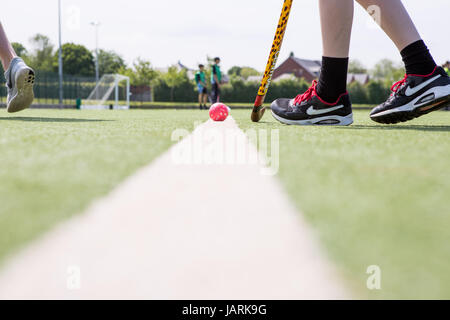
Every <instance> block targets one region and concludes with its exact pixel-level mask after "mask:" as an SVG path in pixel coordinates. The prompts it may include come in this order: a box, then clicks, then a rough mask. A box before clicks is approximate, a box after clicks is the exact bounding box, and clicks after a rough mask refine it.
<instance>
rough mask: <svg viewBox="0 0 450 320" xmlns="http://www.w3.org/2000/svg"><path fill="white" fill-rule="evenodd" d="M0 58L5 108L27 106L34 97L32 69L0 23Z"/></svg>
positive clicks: (8, 109) (14, 108) (17, 108)
mask: <svg viewBox="0 0 450 320" xmlns="http://www.w3.org/2000/svg"><path fill="white" fill-rule="evenodd" d="M0 59H1V61H2V65H3V68H4V70H5V79H6V84H7V87H8V97H7V103H6V110H7V111H8V112H18V111H21V110H24V109H26V108H28V107H29V106H30V105H31V103H32V102H33V99H34V93H33V85H34V80H35V78H34V71H33V70H32V69H31V68H30V67H28V66H27V65H26V64H25V62H24V61H23V60H22V59H21V58H19V57H18V56H17V54H16V52H15V51H14V49H13V47H12V46H11V43H10V42H9V40H8V37H7V36H6V33H5V30H4V29H3V26H2V24H1V23H0Z"/></svg>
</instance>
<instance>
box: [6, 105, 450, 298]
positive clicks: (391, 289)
mask: <svg viewBox="0 0 450 320" xmlns="http://www.w3.org/2000/svg"><path fill="white" fill-rule="evenodd" d="M232 116H233V117H234V119H235V120H236V121H237V122H238V124H239V126H240V127H241V129H243V130H244V131H245V130H246V129H250V128H254V129H265V130H272V129H279V130H280V171H279V175H278V178H279V180H280V181H281V183H282V185H283V187H284V188H285V190H286V192H287V193H288V195H289V196H290V199H291V201H292V202H293V203H294V204H295V205H296V207H297V208H298V210H299V214H301V213H300V212H302V214H304V215H305V216H306V218H307V220H308V222H309V223H310V225H312V227H313V228H314V230H315V232H316V233H317V234H318V235H319V237H320V240H321V243H322V245H323V247H324V248H325V249H326V252H327V253H328V256H329V257H330V258H331V261H332V262H333V263H334V264H335V265H336V266H337V269H338V270H339V271H340V272H341V273H342V274H343V276H344V277H345V279H346V282H347V285H348V287H349V288H351V289H352V290H353V292H354V295H355V296H356V297H360V298H366V297H368V298H375V299H377V298H403V299H404V298H428V299H429V298H450V287H449V286H448V283H450V275H449V274H448V270H450V261H449V260H448V258H447V257H448V256H449V255H450V246H449V245H448V242H449V240H450V231H449V230H448V227H447V226H448V225H450V216H449V213H450V211H449V209H448V206H447V205H448V196H449V192H450V172H449V170H448V164H449V162H448V159H449V158H450V139H449V131H450V126H448V123H449V122H450V113H448V112H436V113H433V114H431V115H428V116H427V117H423V118H421V119H418V120H415V121H413V122H410V123H408V124H403V125H398V126H380V125H376V124H374V123H373V122H371V121H370V120H369V119H368V112H367V111H357V112H355V124H354V125H353V126H351V127H344V128H328V127H306V128H305V127H288V126H284V125H281V124H279V123H277V122H276V121H275V120H273V118H272V117H271V115H270V114H266V115H265V117H264V120H263V122H261V123H259V124H253V123H251V122H250V121H249V111H248V110H233V111H232ZM207 119H208V115H207V113H206V112H204V111H203V112H201V111H196V110H195V111H194V110H186V111H174V110H164V111H162V110H152V111H117V112H116V111H83V112H80V111H55V110H52V111H51V110H48V111H47V110H45V111H43V110H28V111H25V112H23V113H20V115H18V116H9V115H6V114H5V113H4V114H2V115H1V116H0V130H1V139H0V154H1V156H0V160H1V163H2V166H1V167H0V180H1V181H2V183H1V185H0V199H1V202H2V205H1V206H0V218H1V223H0V260H1V261H4V260H5V258H6V257H7V256H8V255H9V254H13V253H15V252H16V251H17V250H18V248H19V247H20V246H22V245H24V244H27V243H30V242H31V241H32V240H33V239H35V238H36V237H37V236H38V235H39V234H41V233H43V232H44V231H46V230H49V229H50V228H51V227H52V226H54V225H55V224H57V223H58V222H60V221H63V220H65V219H67V218H68V217H70V216H72V215H75V214H78V213H82V212H83V211H84V209H86V208H87V207H88V205H89V204H90V203H91V202H92V201H93V200H95V199H97V198H99V197H101V196H104V195H106V194H107V193H108V192H109V191H111V190H112V189H113V188H114V187H115V186H117V185H118V184H119V183H120V182H121V181H123V180H124V179H125V178H126V177H127V176H130V175H131V174H132V173H134V172H135V171H136V170H137V169H138V168H140V167H142V166H144V165H146V164H148V163H150V162H151V161H152V160H154V159H155V158H156V157H157V156H158V155H161V154H162V153H164V152H165V151H167V150H168V149H169V147H170V146H171V145H173V144H174V142H173V141H171V135H172V132H173V131H174V130H175V129H180V128H182V129H188V130H193V129H194V126H195V124H196V123H202V122H204V121H206V120H207ZM249 193H251V190H249ZM254 196H255V195H254ZM256 196H257V197H259V199H260V201H263V202H264V201H270V195H267V194H265V195H256ZM230 201H232V200H231V199H230ZM370 265H377V266H379V267H380V268H381V270H382V275H383V278H382V279H383V280H382V289H381V290H379V291H369V290H367V288H366V287H365V284H366V279H367V277H368V275H367V274H366V269H367V267H368V266H370Z"/></svg>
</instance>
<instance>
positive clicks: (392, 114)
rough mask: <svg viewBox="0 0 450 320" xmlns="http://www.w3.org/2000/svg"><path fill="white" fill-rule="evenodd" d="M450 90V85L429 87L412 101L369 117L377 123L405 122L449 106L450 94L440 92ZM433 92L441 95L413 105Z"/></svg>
mask: <svg viewBox="0 0 450 320" xmlns="http://www.w3.org/2000/svg"><path fill="white" fill-rule="evenodd" d="M449 91H450V85H448V86H445V87H437V88H433V89H430V90H429V91H427V92H425V93H424V94H423V95H421V96H420V97H418V98H417V99H415V100H414V101H413V102H411V103H409V104H408V105H405V106H401V107H398V108H395V109H391V110H387V111H383V112H380V113H377V114H374V115H371V116H370V118H371V119H372V120H373V121H375V122H378V123H382V124H396V123H400V122H406V121H410V120H413V119H415V118H419V117H421V116H424V115H426V114H428V113H430V112H433V111H437V110H440V109H443V108H445V107H449V106H450V94H447V95H445V96H442V94H441V93H442V92H449ZM430 94H435V95H438V97H439V94H440V95H441V97H439V98H437V99H433V100H431V101H429V102H426V103H424V104H421V105H419V106H415V104H416V103H417V101H420V100H421V99H422V98H423V97H426V96H427V95H430Z"/></svg>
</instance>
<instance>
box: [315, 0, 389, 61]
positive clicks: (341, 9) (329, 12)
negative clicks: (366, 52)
mask: <svg viewBox="0 0 450 320" xmlns="http://www.w3.org/2000/svg"><path fill="white" fill-rule="evenodd" d="M389 1H390V0H389ZM319 6H320V21H321V26H322V41H323V55H324V56H325V57H333V58H348V56H349V50H350V39H351V32H352V25H353V10H354V3H353V0H320V1H319Z"/></svg>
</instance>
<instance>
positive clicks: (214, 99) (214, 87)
mask: <svg viewBox="0 0 450 320" xmlns="http://www.w3.org/2000/svg"><path fill="white" fill-rule="evenodd" d="M211 99H212V103H213V104H214V103H217V102H218V100H219V86H218V85H217V83H213V84H212V89H211Z"/></svg>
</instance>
